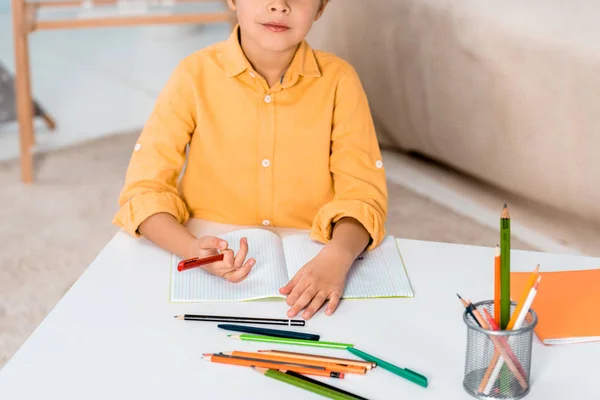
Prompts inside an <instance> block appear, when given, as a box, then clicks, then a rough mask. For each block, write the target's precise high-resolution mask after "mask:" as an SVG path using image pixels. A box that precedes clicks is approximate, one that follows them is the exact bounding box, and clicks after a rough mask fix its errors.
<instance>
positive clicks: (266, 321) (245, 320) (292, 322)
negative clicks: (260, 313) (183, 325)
mask: <svg viewBox="0 0 600 400" xmlns="http://www.w3.org/2000/svg"><path fill="white" fill-rule="evenodd" d="M175 318H177V319H182V320H185V321H215V322H234V323H242V324H262V325H287V326H304V325H305V324H306V321H304V320H302V319H281V318H255V317H230V316H225V315H194V314H184V315H176V316H175Z"/></svg>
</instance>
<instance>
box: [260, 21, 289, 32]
mask: <svg viewBox="0 0 600 400" xmlns="http://www.w3.org/2000/svg"><path fill="white" fill-rule="evenodd" d="M262 26H264V27H265V28H267V29H268V30H270V31H271V32H285V31H287V30H289V29H290V27H289V26H287V25H286V24H284V23H281V22H275V21H272V22H265V23H264V24H262Z"/></svg>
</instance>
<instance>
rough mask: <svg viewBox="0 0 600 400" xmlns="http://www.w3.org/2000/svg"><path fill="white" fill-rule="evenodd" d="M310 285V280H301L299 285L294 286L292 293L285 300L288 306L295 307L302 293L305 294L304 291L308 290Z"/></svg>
mask: <svg viewBox="0 0 600 400" xmlns="http://www.w3.org/2000/svg"><path fill="white" fill-rule="evenodd" d="M309 284H310V282H309V281H308V279H299V280H298V283H296V286H294V289H293V290H292V292H291V293H290V294H289V295H288V296H287V297H286V299H285V302H286V303H287V305H288V306H291V305H294V304H295V303H296V302H297V301H298V299H299V298H300V296H301V295H302V293H304V290H306V288H307V287H308V285H309Z"/></svg>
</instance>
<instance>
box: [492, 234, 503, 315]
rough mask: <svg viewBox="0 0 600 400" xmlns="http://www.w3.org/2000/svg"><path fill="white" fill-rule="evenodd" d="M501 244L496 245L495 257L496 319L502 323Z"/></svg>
mask: <svg viewBox="0 0 600 400" xmlns="http://www.w3.org/2000/svg"><path fill="white" fill-rule="evenodd" d="M500 257H501V255H500V246H499V245H496V257H494V319H495V321H496V324H498V325H500V280H501V278H500V262H501V261H500Z"/></svg>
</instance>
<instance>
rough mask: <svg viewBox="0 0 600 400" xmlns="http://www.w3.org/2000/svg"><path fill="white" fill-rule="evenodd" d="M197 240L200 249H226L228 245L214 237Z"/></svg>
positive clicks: (203, 237)
mask: <svg viewBox="0 0 600 400" xmlns="http://www.w3.org/2000/svg"><path fill="white" fill-rule="evenodd" d="M198 240H199V243H200V248H201V249H221V250H224V249H226V248H227V246H228V243H227V241H226V240H223V239H221V238H218V237H216V236H202V237H201V238H200V239H198Z"/></svg>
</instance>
